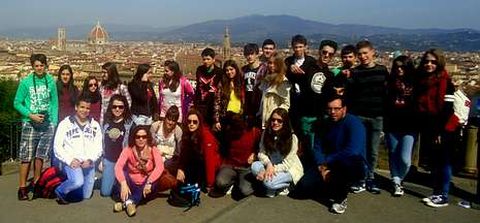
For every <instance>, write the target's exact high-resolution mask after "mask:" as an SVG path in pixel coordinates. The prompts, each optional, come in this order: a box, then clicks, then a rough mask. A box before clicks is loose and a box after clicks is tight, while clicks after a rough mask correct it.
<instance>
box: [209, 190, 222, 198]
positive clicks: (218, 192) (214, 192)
mask: <svg viewBox="0 0 480 223" xmlns="http://www.w3.org/2000/svg"><path fill="white" fill-rule="evenodd" d="M225 194H226V193H225V192H223V191H221V190H220V189H217V188H214V189H213V190H210V192H208V196H209V197H212V198H219V197H223V196H225Z"/></svg>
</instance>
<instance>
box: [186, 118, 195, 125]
mask: <svg viewBox="0 0 480 223" xmlns="http://www.w3.org/2000/svg"><path fill="white" fill-rule="evenodd" d="M187 123H188V124H194V125H196V124H198V120H194V119H188V120H187Z"/></svg>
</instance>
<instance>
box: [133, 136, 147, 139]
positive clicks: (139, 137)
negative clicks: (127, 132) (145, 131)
mask: <svg viewBox="0 0 480 223" xmlns="http://www.w3.org/2000/svg"><path fill="white" fill-rule="evenodd" d="M146 138H147V135H135V139H146Z"/></svg>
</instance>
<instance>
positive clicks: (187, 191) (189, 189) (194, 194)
mask: <svg viewBox="0 0 480 223" xmlns="http://www.w3.org/2000/svg"><path fill="white" fill-rule="evenodd" d="M167 202H168V203H169V204H170V205H172V206H174V207H186V208H187V209H185V210H184V212H185V211H188V210H190V209H191V208H192V207H193V206H199V205H200V188H199V187H198V184H187V185H183V186H180V187H178V188H177V189H173V190H170V195H169V196H168V199H167Z"/></svg>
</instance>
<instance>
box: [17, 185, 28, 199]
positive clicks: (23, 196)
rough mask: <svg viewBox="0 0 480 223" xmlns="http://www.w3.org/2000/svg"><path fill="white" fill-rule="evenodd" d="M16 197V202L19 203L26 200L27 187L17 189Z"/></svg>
mask: <svg viewBox="0 0 480 223" xmlns="http://www.w3.org/2000/svg"><path fill="white" fill-rule="evenodd" d="M17 195H18V200H19V201H25V200H28V188H27V187H19V188H18V192H17Z"/></svg>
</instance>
